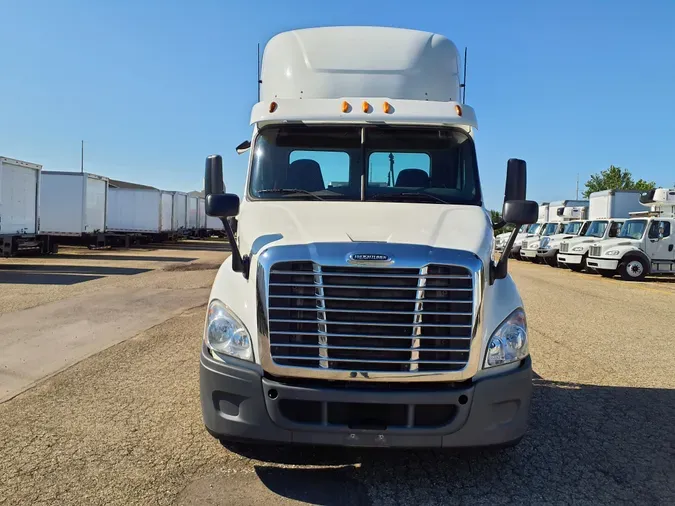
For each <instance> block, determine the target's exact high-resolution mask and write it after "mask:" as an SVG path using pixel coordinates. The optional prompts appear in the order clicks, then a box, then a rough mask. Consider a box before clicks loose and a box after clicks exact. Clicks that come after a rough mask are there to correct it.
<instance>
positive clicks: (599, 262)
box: [586, 257, 619, 271]
mask: <svg viewBox="0 0 675 506" xmlns="http://www.w3.org/2000/svg"><path fill="white" fill-rule="evenodd" d="M586 265H588V266H589V267H592V268H593V269H599V270H601V271H615V270H616V269H617V267H619V260H618V259H617V260H605V259H604V258H592V257H591V258H588V259H587V260H586Z"/></svg>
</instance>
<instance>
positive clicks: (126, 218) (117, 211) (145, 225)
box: [106, 187, 162, 234]
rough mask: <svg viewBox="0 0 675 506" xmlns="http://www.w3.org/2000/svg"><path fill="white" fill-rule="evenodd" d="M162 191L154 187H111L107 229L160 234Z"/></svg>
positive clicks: (110, 230)
mask: <svg viewBox="0 0 675 506" xmlns="http://www.w3.org/2000/svg"><path fill="white" fill-rule="evenodd" d="M161 193H162V192H161V191H160V190H154V189H145V188H142V189H141V188H113V187H110V188H109V190H108V209H107V213H108V218H107V224H106V231H109V232H123V233H136V234H159V233H160V230H161V229H160V226H161V212H162V203H161Z"/></svg>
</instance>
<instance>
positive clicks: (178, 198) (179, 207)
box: [173, 192, 188, 231]
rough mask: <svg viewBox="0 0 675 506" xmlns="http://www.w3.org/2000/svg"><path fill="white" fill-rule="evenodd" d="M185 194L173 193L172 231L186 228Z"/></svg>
mask: <svg viewBox="0 0 675 506" xmlns="http://www.w3.org/2000/svg"><path fill="white" fill-rule="evenodd" d="M187 198H188V196H187V193H183V192H173V229H174V230H175V231H180V230H184V229H186V228H187Z"/></svg>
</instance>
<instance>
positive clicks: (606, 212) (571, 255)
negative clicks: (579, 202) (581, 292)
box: [558, 190, 642, 272]
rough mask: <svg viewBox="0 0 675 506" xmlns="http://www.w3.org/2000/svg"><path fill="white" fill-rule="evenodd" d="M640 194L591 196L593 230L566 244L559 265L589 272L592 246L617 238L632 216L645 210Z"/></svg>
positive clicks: (562, 245) (617, 192) (607, 192)
mask: <svg viewBox="0 0 675 506" xmlns="http://www.w3.org/2000/svg"><path fill="white" fill-rule="evenodd" d="M640 194H641V192H640V191H638V190H605V191H600V192H595V193H591V195H590V196H589V208H588V219H589V220H590V224H589V226H588V227H587V228H586V231H585V232H584V233H582V234H580V235H579V237H576V238H573V239H568V240H563V241H561V243H560V250H559V252H558V263H560V264H562V265H564V266H565V267H569V268H570V269H571V270H573V271H576V272H580V271H582V270H586V269H587V266H586V260H587V259H588V250H589V248H590V246H591V244H593V243H596V242H598V241H600V240H603V239H607V238H612V237H616V235H617V234H618V232H619V230H620V229H621V226H622V225H623V223H624V221H625V220H626V219H627V218H629V217H630V213H631V212H634V211H638V210H639V209H640V208H642V205H641V204H640Z"/></svg>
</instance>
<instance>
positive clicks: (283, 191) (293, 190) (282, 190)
mask: <svg viewBox="0 0 675 506" xmlns="http://www.w3.org/2000/svg"><path fill="white" fill-rule="evenodd" d="M258 193H259V194H265V193H281V194H289V193H302V194H303V195H309V196H311V197H314V198H315V199H316V200H325V199H322V198H321V197H319V196H318V195H316V194H315V193H312V192H311V191H309V190H303V189H302V188H277V189H272V188H269V189H265V190H258Z"/></svg>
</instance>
